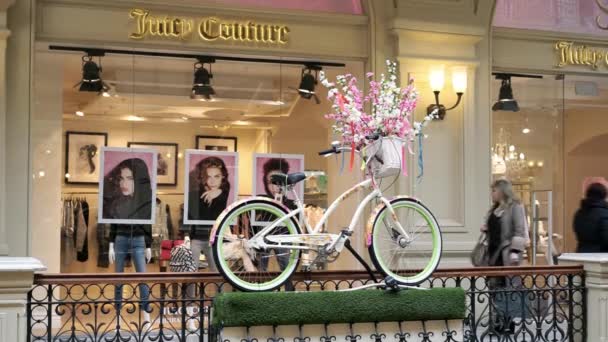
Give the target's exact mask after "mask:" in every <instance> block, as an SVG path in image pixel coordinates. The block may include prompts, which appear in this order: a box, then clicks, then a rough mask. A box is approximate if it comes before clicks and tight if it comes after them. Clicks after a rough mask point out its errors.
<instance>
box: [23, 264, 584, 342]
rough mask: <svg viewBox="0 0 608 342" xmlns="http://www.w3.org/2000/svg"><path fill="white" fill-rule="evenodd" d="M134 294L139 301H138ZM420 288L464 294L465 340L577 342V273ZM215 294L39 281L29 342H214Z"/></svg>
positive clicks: (196, 282) (449, 273)
mask: <svg viewBox="0 0 608 342" xmlns="http://www.w3.org/2000/svg"><path fill="white" fill-rule="evenodd" d="M292 282H293V285H294V287H295V288H296V290H297V291H330V290H339V289H347V288H353V287H357V286H360V285H363V284H367V283H369V282H371V280H369V276H368V275H367V274H366V273H365V272H359V271H354V272H349V271H335V272H331V271H326V272H314V273H298V274H296V275H295V276H294V278H293V279H292ZM118 285H122V286H121V287H122V288H121V290H120V292H121V293H122V299H121V300H120V301H117V300H115V298H117V297H116V293H115V292H116V288H117V286H118ZM143 286H145V287H146V288H147V289H149V293H150V295H149V297H148V298H145V297H144V298H142V296H141V295H140V293H141V289H142V287H143ZM421 286H422V287H462V288H463V289H464V290H465V291H466V293H467V318H466V319H465V321H464V334H465V336H464V337H463V340H464V341H551V342H557V341H585V325H586V321H585V309H586V308H585V305H586V303H585V279H584V275H583V269H582V267H578V266H574V267H559V266H554V267H534V268H533V267H514V268H507V267H502V268H491V267H489V268H474V269H446V270H441V271H437V272H436V273H435V274H433V276H432V277H431V278H430V279H429V280H427V281H426V282H424V283H423V284H421ZM223 291H234V290H233V289H232V288H231V287H230V286H229V285H228V284H226V283H225V282H224V280H223V279H222V278H221V277H220V276H219V275H217V274H205V273H193V274H186V273H139V274H138V273H134V274H39V275H37V276H36V279H35V286H34V288H33V289H32V290H31V291H30V293H29V295H28V303H27V326H28V340H29V341H209V340H210V338H211V340H214V339H215V337H217V336H219V332H218V331H214V330H213V329H214V328H213V327H211V325H210V321H211V320H210V318H211V317H210V307H211V304H212V301H213V298H214V297H215V296H216V295H217V294H218V293H221V292H223ZM144 292H145V291H144ZM374 333H375V335H374V334H372V335H373V336H371V335H370V336H369V339H368V336H363V339H362V340H371V341H374V342H380V341H379V340H378V338H379V337H381V336H382V334H383V332H382V331H375V332H374ZM408 334H409V335H412V336H413V335H414V334H415V335H416V336H420V335H419V332H406V331H402V336H397V335H395V336H392V335H391V336H389V337H386V334H385V337H384V338H385V339H383V340H384V341H391V340H396V341H409V340H410V339H408V338H407V336H408ZM321 335H322V334H320V335H319V336H321ZM443 335H444V336H441V337H439V336H435V338H434V339H430V337H428V336H427V337H428V338H427V340H428V341H435V340H437V341H456V340H455V339H454V338H453V336H452V335H453V334H452V332H451V330H450V329H447V330H446V334H443ZM304 337H306V336H282V337H276V336H275V339H277V341H278V340H279V339H280V338H283V339H284V340H285V341H293V340H294V338H304ZM392 337H394V339H393V338H392ZM268 338H269V339H272V338H273V337H272V336H268ZM459 341H460V340H459ZM233 342H235V341H233ZM260 342H261V341H260ZM311 342H314V341H311Z"/></svg>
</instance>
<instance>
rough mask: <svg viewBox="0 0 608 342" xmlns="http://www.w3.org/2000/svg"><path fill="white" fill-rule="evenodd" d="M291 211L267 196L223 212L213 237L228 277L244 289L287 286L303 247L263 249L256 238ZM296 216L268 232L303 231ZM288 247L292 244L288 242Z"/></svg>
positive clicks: (217, 256)
mask: <svg viewBox="0 0 608 342" xmlns="http://www.w3.org/2000/svg"><path fill="white" fill-rule="evenodd" d="M287 214H288V211H287V209H285V208H284V207H283V206H282V205H280V204H279V203H278V202H275V201H272V200H270V199H266V198H253V199H249V200H245V201H243V202H242V203H240V204H237V205H236V206H235V207H234V208H232V209H230V211H229V212H228V213H226V214H225V215H223V219H221V222H220V223H219V225H218V228H217V230H216V232H215V235H214V239H213V245H212V247H213V255H214V257H215V263H216V265H217V267H218V270H219V271H220V273H222V275H223V276H224V278H225V279H226V280H227V281H228V282H229V283H230V284H231V285H232V286H234V287H236V288H237V289H239V290H241V291H270V290H273V289H276V288H278V287H280V286H281V285H283V283H285V282H286V281H287V280H288V279H289V277H290V276H291V274H292V273H293V272H295V270H296V268H297V266H298V263H299V260H300V250H297V249H289V248H278V247H274V248H265V249H263V248H259V247H257V246H255V245H254V243H252V238H253V237H254V235H255V234H256V233H258V232H260V231H261V230H262V229H264V227H267V226H270V225H271V224H272V223H274V222H275V221H277V220H280V219H281V218H283V217H285V216H286V215H287ZM299 232H300V231H299V226H298V223H297V221H296V220H295V219H293V218H291V219H286V220H284V221H282V222H281V223H280V224H278V225H277V226H276V227H274V228H273V229H272V230H271V231H269V232H268V233H267V234H265V235H264V240H265V241H266V243H268V244H272V242H270V241H269V240H268V239H269V238H271V237H272V236H273V235H274V236H286V235H290V234H299ZM284 246H289V245H288V244H284Z"/></svg>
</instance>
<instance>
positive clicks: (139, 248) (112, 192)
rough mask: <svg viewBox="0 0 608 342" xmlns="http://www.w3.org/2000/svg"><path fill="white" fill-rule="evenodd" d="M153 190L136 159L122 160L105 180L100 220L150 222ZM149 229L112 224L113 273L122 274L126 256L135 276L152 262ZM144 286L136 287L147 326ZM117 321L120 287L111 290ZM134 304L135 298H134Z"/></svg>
mask: <svg viewBox="0 0 608 342" xmlns="http://www.w3.org/2000/svg"><path fill="white" fill-rule="evenodd" d="M153 200H154V199H153V196H152V187H151V179H150V173H149V172H148V166H147V165H146V163H145V162H144V161H143V160H142V159H139V158H130V159H126V160H123V161H122V162H120V163H119V164H118V165H116V166H115V167H114V168H113V169H112V170H111V171H110V172H109V173H108V174H107V175H106V176H105V177H104V183H103V202H102V205H103V207H102V209H103V217H104V218H108V219H115V220H149V219H150V218H152V201H153ZM151 247H152V226H151V225H149V224H112V225H111V226H110V246H109V248H108V259H109V262H110V263H111V264H113V263H114V262H116V263H115V268H114V270H115V272H117V273H122V272H124V268H125V258H126V256H127V255H128V254H130V255H131V259H132V260H133V263H134V264H135V270H136V271H137V272H145V271H146V263H147V262H149V261H150V259H151V258H152V249H151ZM149 297H150V290H149V289H148V285H147V284H139V300H140V303H141V304H140V310H141V311H142V312H143V316H144V322H150V306H149V303H148V299H149ZM114 299H115V300H116V311H117V317H118V319H117V321H119V320H120V309H121V306H122V285H116V286H115V288H114ZM134 299H135V300H137V298H134Z"/></svg>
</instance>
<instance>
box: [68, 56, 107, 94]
mask: <svg viewBox="0 0 608 342" xmlns="http://www.w3.org/2000/svg"><path fill="white" fill-rule="evenodd" d="M101 71H102V68H101V59H100V63H99V65H97V63H95V62H94V61H93V56H91V55H87V56H83V57H82V80H81V81H80V82H78V83H77V84H76V86H80V87H79V90H80V91H87V92H96V93H100V92H103V91H106V90H107V89H109V87H108V86H107V85H106V84H105V83H104V82H103V80H102V78H101Z"/></svg>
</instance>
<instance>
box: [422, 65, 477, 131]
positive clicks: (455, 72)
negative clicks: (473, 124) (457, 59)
mask: <svg viewBox="0 0 608 342" xmlns="http://www.w3.org/2000/svg"><path fill="white" fill-rule="evenodd" d="M429 83H430V85H431V89H432V90H433V93H434V94H435V103H433V104H431V105H429V106H428V107H427V109H426V112H427V115H428V114H431V113H432V112H433V111H434V110H435V109H439V111H438V113H437V118H438V119H439V120H443V119H444V118H445V115H446V112H447V111H449V110H452V109H454V108H456V107H458V105H459V104H460V101H461V100H462V95H463V94H464V91H465V90H466V89H467V68H466V67H463V66H458V67H453V68H452V89H453V90H454V91H455V92H456V95H457V96H458V99H457V100H456V104H455V105H453V106H452V107H450V108H446V107H445V106H444V105H442V104H441V103H440V102H439V93H441V91H442V90H443V86H444V84H445V67H443V66H440V67H435V68H433V69H431V71H430V73H429Z"/></svg>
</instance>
